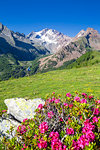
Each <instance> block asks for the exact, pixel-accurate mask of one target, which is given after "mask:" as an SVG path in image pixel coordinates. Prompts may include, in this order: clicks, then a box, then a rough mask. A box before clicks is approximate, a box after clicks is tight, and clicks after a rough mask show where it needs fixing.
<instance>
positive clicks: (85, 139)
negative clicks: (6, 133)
mask: <svg viewBox="0 0 100 150" xmlns="http://www.w3.org/2000/svg"><path fill="white" fill-rule="evenodd" d="M99 116H100V100H98V99H95V98H94V97H93V96H92V95H89V96H88V95H87V94H86V93H82V94H78V93H76V95H75V96H72V95H71V94H70V93H67V94H66V97H65V99H61V96H60V95H59V96H57V95H56V94H55V93H54V92H53V93H52V95H51V97H50V98H49V97H47V99H46V102H45V105H44V106H43V105H42V104H40V105H39V106H38V108H37V109H36V114H35V116H34V118H32V119H27V118H26V119H24V120H23V122H22V123H21V125H20V126H18V128H17V131H16V135H15V137H14V138H12V139H6V138H4V139H3V140H2V143H3V145H4V146H3V147H2V149H7V150H14V149H16V150H33V149H35V150H39V149H41V150H82V149H86V150H93V149H94V150H97V149H99V148H100V141H99V140H100V117H99Z"/></svg>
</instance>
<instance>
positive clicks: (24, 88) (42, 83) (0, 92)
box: [0, 64, 100, 109]
mask: <svg viewBox="0 0 100 150" xmlns="http://www.w3.org/2000/svg"><path fill="white" fill-rule="evenodd" d="M76 90H78V91H80V92H90V93H93V94H95V96H98V97H100V64H96V65H95V66H90V67H83V68H77V69H75V68H73V69H69V70H56V71H51V72H47V73H43V74H36V75H33V76H30V77H24V78H19V79H13V80H8V81H2V82H0V109H4V108H5V105H4V102H3V101H4V99H7V98H14V97H25V98H35V97H41V98H45V96H46V94H51V93H52V92H53V91H55V92H56V93H60V94H62V95H65V94H66V92H72V93H73V92H74V91H76Z"/></svg>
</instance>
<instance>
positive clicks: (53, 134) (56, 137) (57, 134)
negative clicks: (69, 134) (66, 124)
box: [49, 131, 59, 139]
mask: <svg viewBox="0 0 100 150" xmlns="http://www.w3.org/2000/svg"><path fill="white" fill-rule="evenodd" d="M49 137H51V138H52V139H58V138H59V133H58V132H57V131H56V132H54V131H52V132H51V133H50V135H49Z"/></svg>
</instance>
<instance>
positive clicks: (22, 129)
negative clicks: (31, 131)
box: [17, 125, 27, 134]
mask: <svg viewBox="0 0 100 150" xmlns="http://www.w3.org/2000/svg"><path fill="white" fill-rule="evenodd" d="M26 131H27V129H26V126H25V125H19V126H18V127H17V132H18V133H20V134H24V133H25V132H26Z"/></svg>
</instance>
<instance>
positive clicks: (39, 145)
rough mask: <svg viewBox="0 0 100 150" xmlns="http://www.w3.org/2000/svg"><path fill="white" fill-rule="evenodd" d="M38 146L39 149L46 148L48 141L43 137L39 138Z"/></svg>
mask: <svg viewBox="0 0 100 150" xmlns="http://www.w3.org/2000/svg"><path fill="white" fill-rule="evenodd" d="M38 147H39V149H42V148H46V147H47V141H44V140H43V138H41V139H39V143H38Z"/></svg>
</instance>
